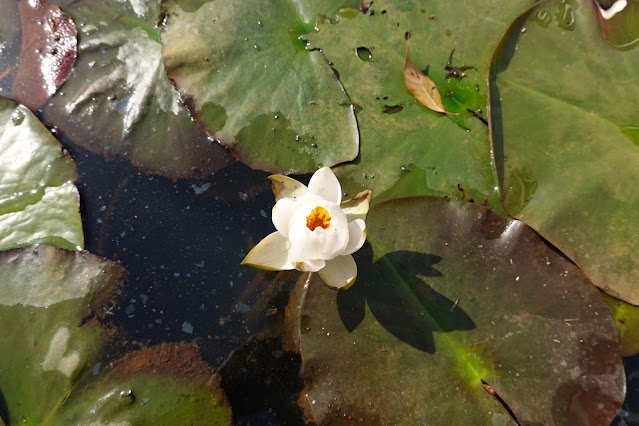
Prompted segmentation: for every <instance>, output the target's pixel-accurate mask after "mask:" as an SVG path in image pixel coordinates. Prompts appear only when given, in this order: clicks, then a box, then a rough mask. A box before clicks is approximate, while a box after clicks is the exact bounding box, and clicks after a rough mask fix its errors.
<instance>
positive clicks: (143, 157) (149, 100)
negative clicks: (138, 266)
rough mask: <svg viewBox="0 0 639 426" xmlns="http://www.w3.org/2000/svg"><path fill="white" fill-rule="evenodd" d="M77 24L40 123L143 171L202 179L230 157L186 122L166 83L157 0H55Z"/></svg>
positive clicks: (178, 102)
mask: <svg viewBox="0 0 639 426" xmlns="http://www.w3.org/2000/svg"><path fill="white" fill-rule="evenodd" d="M59 3H60V5H61V6H63V7H64V10H65V11H66V12H68V13H69V14H70V15H71V16H72V17H73V19H74V20H75V22H78V23H80V24H78V31H79V34H78V37H79V44H78V60H77V61H76V64H75V67H74V70H73V73H72V75H71V77H70V78H69V79H68V80H67V82H66V83H65V84H64V86H62V87H61V88H60V90H59V91H58V92H57V93H56V94H55V95H54V97H53V98H52V99H51V100H50V102H48V103H47V104H46V105H45V106H44V107H43V111H42V113H43V118H44V120H45V121H46V122H47V123H50V124H52V125H54V126H56V127H57V128H58V129H59V130H60V131H62V132H63V133H64V134H66V135H67V136H69V137H70V138H71V139H72V140H73V141H74V142H75V143H77V144H78V145H80V146H82V147H84V148H86V149H89V150H91V151H93V152H96V153H99V154H102V155H105V156H117V157H125V158H127V159H128V160H129V161H130V162H131V163H133V164H134V165H136V166H137V167H140V168H142V169H144V170H145V171H148V172H151V173H159V174H162V175H165V176H168V177H203V176H206V175H209V174H210V173H212V172H214V171H216V170H219V169H220V168H222V167H224V166H225V165H226V164H227V163H228V162H229V161H230V159H231V156H230V154H229V153H228V152H227V151H226V150H225V149H224V148H222V147H221V146H220V145H219V144H218V143H216V142H215V141H213V140H211V139H209V138H208V137H207V136H206V135H205V134H204V133H203V132H202V131H200V130H199V129H198V128H197V126H196V125H195V124H194V123H193V122H192V120H191V117H190V115H189V113H188V111H187V109H186V108H185V107H184V105H182V103H181V102H180V100H179V94H178V93H177V91H175V89H174V88H173V86H172V85H171V82H170V81H169V80H168V78H167V77H166V74H165V72H164V65H163V63H162V56H161V45H160V36H159V30H158V29H157V27H156V24H157V19H158V13H159V0H154V1H148V2H139V1H132V2H128V1H121V2H120V1H113V2H108V3H105V2H104V1H99V0H80V1H71V0H60V1H59Z"/></svg>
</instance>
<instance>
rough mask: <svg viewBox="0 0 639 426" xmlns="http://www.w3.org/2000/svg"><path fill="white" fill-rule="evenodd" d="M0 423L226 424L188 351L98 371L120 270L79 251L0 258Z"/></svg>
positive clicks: (206, 371)
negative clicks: (104, 321) (0, 350)
mask: <svg viewBox="0 0 639 426" xmlns="http://www.w3.org/2000/svg"><path fill="white" fill-rule="evenodd" d="M0 275H1V276H2V278H3V280H2V283H1V284H0V326H1V327H2V330H3V333H2V336H0V345H2V347H4V348H11V350H10V351H3V353H2V355H0V392H1V394H2V397H3V401H2V402H3V404H2V406H0V417H2V419H3V420H4V421H5V422H6V423H8V424H18V423H29V424H79V423H81V424H92V423H94V424H103V423H106V422H125V423H127V424H133V423H137V424H139V422H150V423H155V422H158V421H161V422H165V423H166V424H170V423H171V422H174V423H175V422H184V421H186V422H194V423H200V424H204V423H206V424H229V423H230V418H231V417H230V416H231V415H230V409H229V408H227V406H226V403H225V399H224V396H223V395H222V393H221V392H220V391H219V390H218V389H217V387H216V385H217V382H216V379H215V378H214V376H213V372H212V370H211V369H210V367H209V366H208V364H205V363H204V362H203V361H202V360H201V359H200V356H199V353H198V352H197V350H196V349H195V347H192V346H188V345H185V344H180V345H176V344H167V345H163V346H158V347H154V348H151V349H144V350H140V351H138V352H134V353H130V354H128V355H127V356H125V357H124V358H122V359H120V360H117V361H114V362H112V363H111V364H110V365H109V368H106V365H104V363H105V362H106V360H105V348H106V347H107V342H108V341H109V339H110V338H111V337H112V336H113V334H114V330H112V329H107V328H105V327H103V326H102V325H100V324H99V322H98V320H99V319H101V318H104V317H105V316H107V314H108V313H109V312H110V311H111V310H112V308H113V305H114V297H115V294H116V292H117V291H118V287H119V286H120V284H121V281H122V278H123V275H124V268H122V266H120V265H119V264H117V263H114V262H111V261H108V260H106V259H103V258H100V257H98V256H95V255H92V254H90V253H88V252H86V251H79V252H70V251H65V250H61V249H55V248H53V247H50V246H32V247H24V248H21V249H15V250H9V251H4V252H1V253H0Z"/></svg>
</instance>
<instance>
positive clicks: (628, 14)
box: [597, 0, 639, 50]
mask: <svg viewBox="0 0 639 426" xmlns="http://www.w3.org/2000/svg"><path fill="white" fill-rule="evenodd" d="M597 3H598V4H599V5H600V6H601V7H600V8H598V10H597V18H598V19H599V25H600V27H601V32H602V34H603V37H604V38H605V39H606V41H607V42H608V43H610V44H611V45H612V46H614V47H616V48H617V49H622V50H628V49H633V48H635V47H637V46H638V45H639V1H637V0H622V1H615V2H611V1H597Z"/></svg>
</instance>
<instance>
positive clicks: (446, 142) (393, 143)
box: [305, 0, 534, 214]
mask: <svg viewBox="0 0 639 426" xmlns="http://www.w3.org/2000/svg"><path fill="white" fill-rule="evenodd" d="M533 3H534V1H532V0H530V1H528V0H518V1H509V2H501V3H500V5H499V6H496V5H495V3H494V2H493V1H490V0H482V1H476V0H474V1H470V0H468V1H466V0H460V1H456V2H455V4H454V6H452V5H451V3H450V2H448V1H443V0H442V1H416V2H391V1H377V0H376V1H375V2H374V3H373V4H372V6H371V8H370V9H369V10H368V12H367V14H363V13H359V12H357V11H354V10H345V11H343V12H342V13H341V15H342V20H341V21H340V22H338V23H336V24H329V23H328V22H324V23H322V24H320V25H319V26H318V28H319V32H317V33H312V34H309V35H308V36H305V38H307V39H308V40H309V41H310V47H311V48H316V49H322V53H323V54H324V56H325V57H326V58H327V59H328V60H329V61H331V62H332V63H333V65H332V66H333V68H335V69H336V70H337V71H338V72H339V75H340V81H341V82H342V84H343V85H344V88H345V89H346V91H347V93H348V95H349V97H350V98H351V101H352V102H353V103H354V104H355V105H356V106H357V107H356V114H357V120H358V124H359V129H360V140H361V142H360V156H359V157H358V159H357V160H356V162H355V163H354V164H348V165H343V166H340V167H338V168H337V169H336V170H335V172H336V174H337V175H338V177H339V178H340V181H341V182H342V186H343V188H344V190H346V192H348V193H349V194H356V193H357V192H359V191H361V190H362V188H371V189H372V190H373V195H374V197H376V199H377V201H380V200H382V199H388V198H392V197H395V196H404V195H417V194H428V195H447V196H449V197H453V198H464V197H465V199H467V200H468V199H473V200H475V201H477V202H479V203H483V202H485V201H488V202H489V204H490V205H491V206H492V207H493V208H494V209H496V210H500V211H501V212H502V214H505V213H504V212H503V209H502V208H501V202H500V201H499V197H498V194H497V191H496V190H495V187H496V179H495V177H494V173H493V171H492V170H491V168H492V167H491V159H490V143H489V139H488V129H487V127H486V124H485V123H484V122H483V121H482V120H485V118H486V108H485V107H486V75H487V72H488V67H489V62H490V57H491V55H492V52H493V50H494V48H495V46H496V45H497V42H498V41H499V37H500V34H499V33H500V32H501V31H505V30H506V28H507V27H508V25H509V24H510V23H511V22H512V20H513V19H514V18H515V17H516V16H518V15H519V14H520V13H521V12H523V11H524V10H525V9H526V8H527V7H529V6H530V5H532V4H533ZM478 17H481V19H478ZM406 33H410V35H411V39H410V47H411V48H410V54H411V58H412V60H413V61H414V62H415V63H416V64H418V66H419V68H420V69H422V71H425V73H426V74H427V75H428V76H429V78H430V79H431V80H432V81H433V82H434V83H435V84H436V86H437V88H438V90H439V92H440V94H441V97H442V102H443V105H444V107H445V109H446V111H450V112H453V113H459V114H460V115H459V116H458V117H453V116H444V115H442V114H438V113H435V112H432V111H430V110H428V109H427V108H426V107H425V106H423V105H421V104H420V103H419V101H417V99H415V97H413V96H412V95H411V93H410V92H409V90H408V89H407V88H406V86H405V84H404V81H403V72H404V59H405V53H406ZM362 47H364V48H366V49H367V50H368V51H369V52H370V55H371V60H364V59H362V58H361V57H359V56H358V55H357V51H358V49H360V48H362ZM453 49H455V53H454V57H453V58H452V60H451V64H452V66H453V67H458V68H459V67H464V66H473V67H476V68H477V69H476V70H472V69H468V70H466V71H462V72H465V73H466V74H467V76H466V77H464V78H461V73H460V78H455V77H446V75H447V74H448V73H449V71H448V70H446V69H445V66H446V65H447V63H448V59H449V57H450V54H451V51H452V50H453ZM398 105H399V106H401V110H399V111H398V109H399V108H393V109H389V108H387V106H398ZM358 107H360V108H361V109H360V108H358ZM468 110H470V111H471V112H469V111H468ZM391 112H394V113H391ZM406 181H410V184H407V182H406Z"/></svg>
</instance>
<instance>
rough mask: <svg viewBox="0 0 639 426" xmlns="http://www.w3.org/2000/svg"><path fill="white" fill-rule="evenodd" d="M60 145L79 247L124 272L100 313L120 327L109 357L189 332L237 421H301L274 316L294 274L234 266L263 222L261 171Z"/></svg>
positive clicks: (278, 316)
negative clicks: (134, 162)
mask: <svg viewBox="0 0 639 426" xmlns="http://www.w3.org/2000/svg"><path fill="white" fill-rule="evenodd" d="M63 144H64V145H65V147H66V148H67V149H68V150H69V151H70V153H71V155H72V156H73V158H74V160H75V162H76V165H77V168H78V180H77V186H78V188H79V190H80V194H81V213H82V220H83V225H84V232H85V238H86V244H85V246H86V247H85V248H86V250H88V251H90V252H92V253H95V254H98V255H100V256H104V257H107V258H109V259H113V260H117V261H119V262H121V263H122V265H123V266H125V268H126V270H127V273H128V276H127V279H126V282H125V284H124V285H123V286H122V289H121V294H120V295H119V297H118V300H117V305H116V306H115V308H114V309H113V310H112V313H113V315H111V316H110V317H107V318H106V320H105V321H106V322H108V323H111V324H113V325H115V326H117V328H118V334H117V337H116V339H115V340H114V341H113V342H112V344H111V354H110V357H111V358H116V357H117V356H118V355H121V354H123V353H125V352H127V351H130V350H133V349H137V348H139V347H142V346H144V345H155V344H158V343H162V342H177V341H195V342H197V345H198V348H199V350H200V352H201V354H202V357H203V359H204V360H205V361H206V362H208V363H210V364H211V365H213V366H214V367H216V368H219V372H220V375H221V378H222V383H223V386H224V390H225V392H226V393H227V397H228V398H229V400H230V401H231V403H232V405H233V410H234V415H235V418H236V421H237V422H238V424H242V423H243V422H244V420H242V419H243V418H245V417H246V416H249V417H248V420H247V421H251V422H255V423H253V424H264V422H266V423H267V424H271V423H272V424H279V422H280V421H285V422H286V424H296V423H298V422H301V417H300V413H298V409H297V407H296V405H295V400H296V398H297V394H296V393H297V392H299V391H300V390H301V388H302V383H301V378H300V377H299V371H300V367H301V361H300V358H299V355H297V354H294V353H291V352H287V351H285V350H284V349H283V348H282V333H283V330H282V324H283V313H284V309H285V307H286V304H287V303H288V294H289V293H290V291H291V289H292V287H293V285H294V283H295V280H296V279H297V277H298V276H299V275H300V274H299V273H294V272H289V273H276V272H264V271H257V270H255V269H251V268H248V267H245V266H241V265H240V262H241V261H242V259H243V258H244V256H245V255H246V253H247V252H248V251H249V250H250V248H251V247H252V246H253V245H254V244H255V243H257V242H258V241H259V240H261V239H262V238H263V237H264V236H266V235H267V234H268V233H270V232H272V230H273V224H272V222H271V209H272V207H273V204H274V198H273V194H272V192H271V188H270V181H269V180H268V179H267V178H268V176H269V173H265V172H260V171H255V170H251V169H249V168H248V167H246V166H245V165H243V164H242V163H239V162H237V163H234V164H231V165H230V166H228V167H227V168H225V169H223V170H221V171H219V172H217V173H215V174H214V175H212V176H211V177H210V178H209V179H206V180H175V179H167V178H164V177H161V176H157V175H149V174H145V173H143V172H141V171H139V170H138V169H136V168H134V167H132V166H131V165H129V164H128V163H126V162H124V161H121V160H117V159H116V160H105V159H104V158H103V157H101V156H99V155H96V154H93V153H91V152H89V151H86V150H85V149H83V148H81V147H78V146H76V145H73V144H72V143H71V142H69V141H68V140H67V141H65V140H64V139H63ZM302 180H303V179H302ZM235 350H237V352H236V353H234V354H232V352H233V351H235ZM225 362H227V364H224V363H225ZM251 419H252V420H251Z"/></svg>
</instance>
